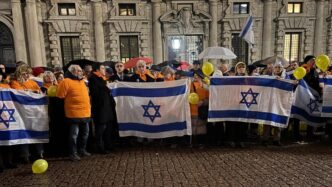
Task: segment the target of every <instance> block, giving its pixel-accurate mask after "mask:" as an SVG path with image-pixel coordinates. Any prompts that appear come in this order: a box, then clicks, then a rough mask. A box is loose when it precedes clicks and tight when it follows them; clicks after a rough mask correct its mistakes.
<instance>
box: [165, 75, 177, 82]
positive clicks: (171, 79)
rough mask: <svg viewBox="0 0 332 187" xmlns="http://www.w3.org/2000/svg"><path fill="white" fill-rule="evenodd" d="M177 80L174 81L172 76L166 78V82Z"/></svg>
mask: <svg viewBox="0 0 332 187" xmlns="http://www.w3.org/2000/svg"><path fill="white" fill-rule="evenodd" d="M174 80H175V79H174V76H171V77H170V78H168V79H167V78H165V81H174Z"/></svg>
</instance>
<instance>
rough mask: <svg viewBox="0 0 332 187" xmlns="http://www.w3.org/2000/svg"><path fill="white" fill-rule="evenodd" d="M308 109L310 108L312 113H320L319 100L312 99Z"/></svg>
mask: <svg viewBox="0 0 332 187" xmlns="http://www.w3.org/2000/svg"><path fill="white" fill-rule="evenodd" d="M307 107H308V108H309V110H310V113H313V112H319V109H318V100H317V99H311V98H310V102H309V104H307Z"/></svg>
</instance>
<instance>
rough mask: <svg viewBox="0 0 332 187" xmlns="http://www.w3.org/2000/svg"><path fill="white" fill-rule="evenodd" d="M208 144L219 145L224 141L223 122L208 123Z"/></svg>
mask: <svg viewBox="0 0 332 187" xmlns="http://www.w3.org/2000/svg"><path fill="white" fill-rule="evenodd" d="M206 129H207V137H208V143H209V144H220V143H221V142H222V141H224V139H225V130H224V129H225V127H224V122H213V123H211V122H208V123H207V124H206Z"/></svg>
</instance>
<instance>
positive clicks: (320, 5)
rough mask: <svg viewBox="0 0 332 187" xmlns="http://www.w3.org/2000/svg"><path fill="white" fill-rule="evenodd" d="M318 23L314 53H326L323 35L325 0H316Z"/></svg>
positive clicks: (316, 24) (316, 25)
mask: <svg viewBox="0 0 332 187" xmlns="http://www.w3.org/2000/svg"><path fill="white" fill-rule="evenodd" d="M316 1H317V3H316V23H315V39H314V55H319V54H322V53H324V52H325V51H323V49H322V43H323V41H322V40H323V39H322V35H323V29H324V4H325V0H316Z"/></svg>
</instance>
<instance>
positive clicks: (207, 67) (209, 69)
mask: <svg viewBox="0 0 332 187" xmlns="http://www.w3.org/2000/svg"><path fill="white" fill-rule="evenodd" d="M202 71H203V73H204V75H206V76H210V75H211V74H212V73H213V71H214V67H213V64H211V63H210V62H204V64H203V66H202Z"/></svg>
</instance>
